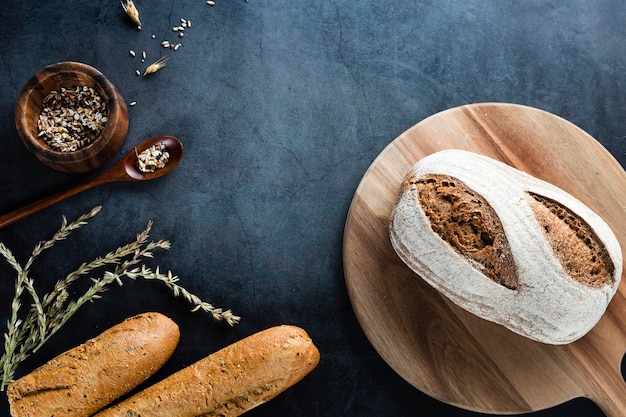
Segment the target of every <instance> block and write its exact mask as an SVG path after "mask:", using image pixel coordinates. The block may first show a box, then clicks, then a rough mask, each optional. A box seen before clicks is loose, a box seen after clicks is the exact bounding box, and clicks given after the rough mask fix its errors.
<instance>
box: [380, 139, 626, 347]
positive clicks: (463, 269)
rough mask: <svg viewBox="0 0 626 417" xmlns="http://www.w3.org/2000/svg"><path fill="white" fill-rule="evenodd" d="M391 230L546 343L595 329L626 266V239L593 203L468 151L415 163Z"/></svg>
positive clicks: (507, 321) (450, 280)
mask: <svg viewBox="0 0 626 417" xmlns="http://www.w3.org/2000/svg"><path fill="white" fill-rule="evenodd" d="M389 233H390V240H391V244H392V246H393V248H394V250H395V251H396V253H397V254H398V256H399V257H400V259H401V260H402V261H403V262H404V263H405V264H407V265H408V266H409V267H410V268H411V269H412V270H413V271H415V272H416V273H417V274H418V275H419V276H420V277H421V278H422V279H424V280H425V281H426V282H428V283H429V284H430V285H431V286H433V287H434V288H435V289H437V290H438V291H440V292H441V293H442V294H444V295H445V296H446V297H448V298H449V299H450V300H452V301H453V302H454V303H456V304H457V305H459V306H460V307H462V308H464V309H466V310H467V311H469V312H471V313H473V314H476V315H478V316H480V317H482V318H484V319H486V320H490V321H493V322H495V323H499V324H501V325H503V326H505V327H507V328H508V329H510V330H512V331H514V332H516V333H518V334H521V335H523V336H525V337H528V338H530V339H533V340H536V341H540V342H543V343H549V344H565V343H570V342H572V341H574V340H577V339H579V338H580V337H582V336H584V335H585V334H586V333H587V332H588V331H589V330H591V328H593V326H595V324H596V323H597V322H598V321H599V320H600V318H601V316H602V315H603V314H604V311H605V310H606V308H607V306H608V304H609V302H610V300H611V298H612V297H613V295H614V294H615V292H616V290H617V287H618V285H619V282H620V279H621V274H622V253H621V249H620V245H619V242H618V240H617V238H616V237H615V235H614V234H613V232H612V231H611V229H610V227H609V226H608V225H607V224H606V223H605V222H604V220H603V219H601V218H600V217H599V216H598V215H597V214H596V213H594V212H593V211H592V210H591V209H589V208H588V207H587V206H585V205H584V204H583V203H582V202H580V201H579V200H577V199H576V198H574V197H573V196H571V195H570V194H568V193H567V192H565V191H563V190H562V189H560V188H558V187H556V186H554V185H552V184H549V183H547V182H545V181H542V180H539V179H537V178H535V177H532V176H530V175H528V174H526V173H524V172H522V171H520V170H517V169H515V168H513V167H511V166H509V165H506V164H504V163H502V162H499V161H496V160H494V159H491V158H489V157H486V156H483V155H478V154H475V153H472V152H467V151H461V150H447V151H440V152H436V153H434V154H431V155H429V156H427V157H425V158H423V159H422V160H420V161H418V162H417V163H416V164H415V165H414V166H413V168H412V169H411V171H410V172H409V173H408V174H407V176H406V177H405V180H404V182H403V184H402V186H401V188H400V190H399V194H398V201H397V202H396V205H395V206H394V209H393V212H392V216H391V222H390V226H389Z"/></svg>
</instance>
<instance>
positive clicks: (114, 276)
mask: <svg viewBox="0 0 626 417" xmlns="http://www.w3.org/2000/svg"><path fill="white" fill-rule="evenodd" d="M100 209H101V207H95V208H94V209H92V210H91V211H90V212H88V213H86V214H84V215H82V216H80V217H79V218H78V219H76V220H75V221H73V222H70V223H68V222H67V219H66V218H65V217H63V221H62V224H61V227H60V229H59V230H58V231H57V232H56V233H55V234H54V235H53V236H52V238H50V239H49V240H46V241H41V242H39V243H37V244H36V245H35V247H34V248H33V251H32V253H31V255H30V257H29V259H28V260H27V262H26V263H25V264H24V265H21V264H20V263H19V262H18V261H17V259H16V258H15V256H14V255H13V253H12V252H11V251H10V250H9V248H7V247H6V246H5V245H4V244H3V243H1V242H0V255H1V256H2V257H3V258H4V259H5V260H6V261H7V262H8V263H9V265H11V267H13V269H15V271H16V278H15V293H14V296H13V299H12V301H11V316H10V318H9V320H8V322H7V331H6V333H5V334H4V353H3V355H2V356H1V357H0V371H1V372H2V375H1V378H0V390H2V391H3V390H5V389H6V386H7V385H8V384H9V383H10V382H12V381H13V377H14V375H15V372H16V369H17V367H18V365H19V364H20V363H21V362H23V361H24V360H25V359H26V358H28V357H29V356H30V355H31V354H33V353H35V352H37V351H38V350H39V349H40V348H41V347H42V346H44V344H45V343H46V342H47V341H48V340H49V339H50V338H51V337H52V336H53V335H54V334H55V333H56V332H58V331H59V330H60V329H61V328H62V327H63V325H65V324H66V323H67V321H68V320H69V319H70V318H71V317H72V316H73V315H74V314H75V313H76V312H77V311H78V310H79V309H80V308H81V307H82V306H83V305H84V304H85V303H87V302H88V301H94V300H97V299H99V298H101V294H102V293H103V292H105V291H106V290H107V289H108V287H109V286H110V285H112V284H118V285H122V280H123V278H129V279H133V280H136V279H145V280H151V281H159V282H162V283H163V284H165V285H166V286H167V287H168V288H169V289H170V290H171V291H172V293H173V294H174V296H179V295H182V296H183V298H184V299H185V300H187V301H188V302H189V303H191V304H192V305H193V309H192V311H197V310H202V311H205V312H207V313H209V314H211V315H212V317H213V318H214V319H216V320H224V321H226V322H227V323H228V324H229V325H231V326H233V325H235V324H237V323H238V322H239V320H240V318H239V317H238V316H235V315H234V314H233V313H232V312H231V311H230V310H226V311H224V310H223V309H221V308H215V307H213V306H212V305H211V304H209V303H207V302H205V301H203V300H201V299H200V298H199V297H198V296H196V295H194V294H192V293H190V292H189V291H187V290H186V289H185V288H184V287H182V286H180V285H179V284H177V282H178V277H176V276H174V275H172V273H171V272H168V273H167V274H161V273H160V272H159V268H158V267H157V268H156V270H155V271H154V272H153V271H152V270H151V269H150V268H148V267H147V266H145V265H143V264H142V261H143V260H144V259H146V258H153V251H154V250H157V249H163V250H168V249H169V248H170V242H168V241H166V240H158V241H151V242H149V241H148V239H149V234H150V231H151V229H152V222H151V221H150V222H148V224H147V226H146V228H145V229H144V230H143V231H142V232H141V233H139V234H138V235H137V236H136V238H135V240H134V241H132V242H130V243H128V244H126V245H124V246H121V247H119V248H118V249H116V250H115V251H112V252H109V253H107V254H106V255H105V256H103V257H98V258H96V259H94V260H92V261H89V262H83V263H82V264H81V265H80V266H79V267H78V268H77V269H76V270H75V271H73V272H71V273H69V274H68V275H67V276H65V278H63V279H60V280H58V281H57V282H56V284H55V285H54V288H53V289H52V291H50V293H48V294H45V295H44V296H43V297H40V296H39V295H38V293H37V291H36V288H35V280H34V279H32V278H31V277H30V268H31V266H32V264H33V262H34V261H35V260H36V258H37V257H38V256H39V255H40V254H41V253H42V252H43V251H44V250H47V249H50V248H52V247H53V246H54V245H55V244H56V243H58V242H60V241H62V240H64V239H66V238H67V236H69V234H70V233H71V232H73V231H74V230H77V229H79V228H80V227H82V226H84V225H85V224H87V222H88V220H89V219H91V218H92V217H94V216H95V215H96V214H97V213H98V212H99V211H100ZM107 268H108V270H107ZM101 269H105V270H104V272H102V273H101V275H100V277H99V278H93V277H90V279H91V281H92V284H91V285H90V286H89V288H87V290H85V292H84V293H83V294H82V295H81V296H79V297H77V298H75V299H73V300H70V299H69V292H68V288H69V287H70V285H71V284H72V283H74V282H75V281H77V280H79V279H80V278H83V277H87V276H89V275H91V274H92V273H94V272H96V271H98V270H101ZM26 295H28V297H29V298H30V309H29V310H28V312H27V313H26V316H25V317H24V318H21V317H20V313H21V312H22V310H23V309H22V301H23V298H24V297H25V296H26Z"/></svg>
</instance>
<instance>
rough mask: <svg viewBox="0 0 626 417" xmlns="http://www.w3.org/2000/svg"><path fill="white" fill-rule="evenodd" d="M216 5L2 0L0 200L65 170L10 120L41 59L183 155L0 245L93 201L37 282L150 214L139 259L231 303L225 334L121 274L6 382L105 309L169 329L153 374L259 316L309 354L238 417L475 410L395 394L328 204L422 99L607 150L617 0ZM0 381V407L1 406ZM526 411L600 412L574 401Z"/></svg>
mask: <svg viewBox="0 0 626 417" xmlns="http://www.w3.org/2000/svg"><path fill="white" fill-rule="evenodd" d="M216 1H217V4H216V5H215V6H214V7H210V6H208V5H207V4H206V2H205V1H204V0H188V1H185V2H176V1H161V0H152V1H150V2H148V1H145V0H144V1H142V0H137V2H136V4H137V7H138V8H139V10H140V13H141V17H142V20H143V30H141V31H140V32H138V31H136V30H135V28H134V27H133V25H132V24H131V23H130V22H129V21H128V19H127V18H126V16H125V15H124V14H123V11H122V9H121V7H120V5H119V3H118V2H117V1H113V0H108V1H102V0H93V1H89V2H81V1H77V0H64V1H58V0H51V1H39V0H31V1H17V2H7V1H2V7H1V8H0V22H1V24H0V42H1V45H0V91H1V94H0V114H1V115H2V117H1V118H0V140H1V141H2V152H0V178H1V181H0V195H1V196H2V197H1V200H0V211H2V212H6V211H9V210H10V209H13V208H17V207H19V206H20V205H22V204H24V203H26V202H29V201H32V200H34V199H37V198H39V197H41V196H44V195H46V194H47V193H49V192H50V191H51V190H52V189H55V188H59V187H60V188H63V187H65V186H67V185H68V184H71V183H72V182H74V181H77V180H80V179H81V178H82V177H76V176H70V175H67V174H61V173H58V172H55V171H52V170H50V169H49V168H47V167H45V166H43V165H42V164H41V163H40V162H39V161H37V160H36V159H35V158H34V157H33V156H32V155H31V154H30V153H29V152H28V151H27V150H26V149H25V148H24V146H23V145H22V144H21V143H20V141H19V139H18V136H17V133H16V130H15V127H14V123H13V117H14V105H15V100H16V98H17V95H18V93H19V91H20V89H21V87H22V85H23V84H24V83H25V82H26V80H28V78H30V77H31V76H32V75H33V74H34V73H35V72H36V71H37V70H39V69H40V68H42V67H44V66H46V65H48V64H51V63H54V62H58V61H67V60H75V61H82V62H85V63H87V64H90V65H92V66H94V67H96V68H98V69H99V70H100V71H102V72H103V73H104V74H105V75H106V76H107V77H108V78H109V79H110V80H111V81H112V82H113V83H114V84H115V85H116V86H117V87H118V89H119V90H120V91H121V93H122V95H123V96H124V97H125V99H126V101H127V102H128V103H129V102H131V101H136V102H137V104H136V105H135V106H133V107H130V108H129V113H130V127H129V134H128V138H127V140H126V142H125V144H124V146H123V149H122V150H121V151H120V155H121V154H122V153H125V152H127V151H129V150H131V149H132V147H133V146H134V145H135V144H137V143H138V142H139V141H141V140H142V139H144V138H148V137H151V136H154V135H157V134H171V135H175V136H177V137H179V138H180V139H181V140H182V141H183V142H184V143H185V146H186V154H185V157H184V160H183V162H182V165H181V166H180V167H179V168H177V169H176V170H175V171H174V172H173V173H171V175H168V176H167V177H165V178H162V179H160V180H158V181H155V182H153V183H145V184H111V185H105V186H102V187H100V188H98V189H94V190H91V191H88V192H85V193H83V194H81V195H78V196H76V197H74V198H72V199H70V200H67V201H65V202H62V203H60V204H58V205H56V206H54V207H51V208H49V209H47V210H45V211H43V212H41V213H39V214H37V215H34V216H32V217H30V218H28V219H26V220H23V221H21V222H19V223H17V224H14V225H12V226H10V227H8V228H6V229H4V230H0V241H2V242H3V243H5V244H6V245H7V246H8V247H9V248H11V249H12V250H13V252H14V253H15V255H16V256H17V258H18V259H19V260H21V261H25V260H26V259H27V258H28V255H29V253H30V250H31V248H32V246H33V245H34V244H35V243H36V242H37V241H39V240H42V239H47V238H49V237H50V236H51V234H52V233H53V232H54V231H56V230H57V229H58V226H59V225H60V222H61V217H62V216H63V215H66V216H67V217H68V218H70V219H73V218H75V217H77V216H78V215H80V214H82V213H84V212H86V211H88V210H89V209H91V208H92V207H94V206H96V205H103V209H102V212H101V213H100V214H99V215H98V216H97V217H96V218H95V219H93V220H92V221H91V222H90V223H89V225H87V226H85V227H84V228H83V229H81V230H80V231H77V232H76V233H74V234H72V235H71V237H70V238H69V239H68V240H67V241H65V242H63V243H59V244H58V245H57V246H55V248H54V249H51V250H50V251H48V252H46V253H45V254H44V255H42V257H41V259H39V260H38V262H37V263H36V265H35V266H34V267H33V272H32V275H33V277H35V278H36V280H37V284H38V285H39V286H40V288H41V289H42V291H46V289H47V288H50V286H51V285H52V284H53V283H54V282H55V281H56V280H57V279H58V278H60V277H61V276H63V275H65V274H66V273H67V272H70V271H71V270H73V268H75V267H76V266H77V265H78V264H79V263H80V262H81V261H85V260H88V259H91V258H92V257H94V256H96V255H104V254H105V253H106V252H107V251H109V250H112V249H115V248H117V247H118V246H119V245H121V244H123V243H126V242H128V241H131V240H132V239H134V237H135V234H136V233H138V232H140V231H142V230H143V228H144V227H145V225H146V224H147V222H148V221H149V220H153V221H154V227H153V231H152V237H153V238H155V239H168V240H170V241H171V242H172V248H171V250H170V251H169V252H167V253H165V252H159V253H156V254H155V259H154V261H153V263H151V265H153V266H154V265H160V266H161V268H162V269H171V270H172V271H173V272H174V273H175V274H177V275H179V277H180V279H181V283H182V284H183V285H185V286H187V287H188V288H189V289H191V290H192V291H194V292H195V293H197V294H198V295H200V296H201V297H203V298H205V299H206V300H208V301H210V302H211V303H213V304H215V305H216V306H224V307H228V308H232V309H233V310H234V312H235V313H237V314H239V315H240V316H242V317H243V319H242V322H241V324H240V325H238V326H236V327H235V328H229V327H228V326H226V325H225V324H224V323H215V322H213V321H212V320H211V318H209V317H207V316H205V315H202V314H201V313H191V312H190V311H189V307H188V305H187V304H186V303H185V302H184V301H183V300H180V299H173V298H172V297H171V295H170V293H169V292H168V291H167V290H166V289H165V288H164V287H162V286H160V285H157V284H156V283H151V282H144V281H139V282H131V281H126V283H125V285H124V286H123V287H121V288H112V289H111V290H110V291H109V292H107V293H105V294H104V295H103V299H102V300H99V301H97V302H94V303H90V304H88V305H86V306H85V307H84V308H83V309H82V310H80V311H79V313H78V314H77V315H76V316H75V317H74V318H72V319H71V320H70V321H69V322H68V323H67V325H66V327H65V328H64V329H63V330H62V331H60V332H59V333H58V334H57V335H56V336H54V337H53V338H52V339H51V340H50V342H49V343H48V345H47V346H46V348H45V349H43V350H42V351H40V352H39V353H38V354H37V355H35V356H33V357H32V358H31V359H30V360H28V361H26V362H25V363H24V364H23V365H22V366H21V367H20V368H19V372H18V375H21V374H24V373H26V372H28V371H29V370H31V369H33V368H34V367H35V366H38V365H40V364H41V363H43V362H44V361H46V360H48V359H50V358H51V357H53V356H54V355H56V354H58V353H60V352H62V351H64V350H65V349H68V348H70V347H72V346H74V345H76V344H79V343H81V342H83V341H84V340H86V339H87V338H89V337H92V336H95V335H96V334H98V333H99V332H101V331H102V330H104V329H106V328H107V327H109V326H111V325H113V324H115V323H117V322H119V321H121V320H123V319H124V318H125V317H128V316H131V315H134V314H136V313H140V312H143V311H146V310H157V311H161V312H164V313H166V314H168V315H170V316H171V317H172V318H173V319H174V320H176V321H177V322H178V323H179V325H180V327H181V332H182V337H181V343H180V345H179V347H178V349H177V351H176V353H175V355H174V357H173V358H172V360H171V361H170V362H168V364H167V365H166V366H165V368H164V369H163V370H162V371H161V372H160V373H159V374H158V375H157V376H156V378H157V379H158V378H160V377H162V376H163V375H166V374H168V373H171V372H173V371H175V370H177V369H179V368H180V367H182V366H184V365H188V364H190V363H192V362H194V361H195V360H197V359H199V358H201V357H203V356H205V355H206V354H208V353H211V352H213V351H215V350H217V349H219V348H221V347H223V346H225V345H227V344H229V343H231V342H234V341H236V340H238V339H240V338H242V337H244V336H247V335H249V334H251V333H253V332H256V331H259V330H261V329H264V328H266V327H269V326H272V325H277V324H282V323H290V324H295V325H298V326H301V327H303V328H305V329H306V330H307V331H308V332H309V333H310V335H311V336H312V338H313V339H314V341H315V343H316V344H317V346H318V347H319V349H320V351H321V355H322V359H321V362H320V365H319V366H318V368H317V369H316V370H315V371H314V372H313V373H312V374H311V375H309V376H308V377H307V378H305V380H303V381H302V382H301V383H299V384H298V385H296V386H295V387H293V388H292V389H290V390H289V391H287V392H285V393H284V394H282V395H280V396H279V397H278V398H276V399H274V400H272V401H271V402H269V403H267V404H265V405H263V406H261V407H259V408H257V409H255V410H253V411H251V412H250V413H249V415H250V416H259V417H260V416H293V415H298V416H320V415H336V416H372V415H376V416H448V417H454V416H456V417H459V416H478V415H480V414H477V413H473V412H470V411H465V410H460V409H458V408H455V407H452V406H449V405H446V404H442V403H440V402H438V401H436V400H434V399H431V398H429V397H428V396H426V395H424V394H422V393H420V392H419V391H418V390H416V389H414V388H413V387H411V386H410V385H409V384H407V383H406V382H405V381H403V380H402V379H401V378H400V377H399V376H398V375H396V374H395V373H394V372H393V370H391V369H390V368H389V367H388V366H387V365H386V363H385V362H384V361H383V360H382V359H381V358H380V357H379V356H378V355H377V353H376V352H375V350H374V349H373V348H372V346H371V345H370V343H369V342H368V340H367V338H366V337H365V336H364V334H363V332H362V330H361V328H360V327H359V325H358V323H357V321H356V319H355V316H354V314H353V311H352V308H351V306H350V303H349V299H348V296H347V293H346V289H345V284H344V278H343V271H342V234H343V226H344V222H345V218H346V214H347V210H348V207H349V205H350V202H351V199H352V196H353V193H354V191H355V189H356V187H357V185H358V183H359V181H360V179H361V177H362V175H363V174H364V173H365V171H366V170H367V168H368V166H369V165H370V164H371V163H372V161H373V160H374V159H375V157H376V156H377V155H378V154H379V152H380V151H381V150H382V149H383V148H384V147H385V146H386V145H387V144H388V143H389V142H391V141H392V140H393V139H395V138H396V137H397V136H398V135H400V134H401V133H402V132H403V131H405V130H406V129H408V128H409V127H410V126H412V125H414V124H416V123H418V122H419V121H421V120H422V119H424V118H426V117H428V116H430V115H432V114H434V113H437V112H439V111H442V110H445V109H447V108H450V107H455V106H458V105H462V104H468V103H476V102H487V101H497V102H511V103H518V104H524V105H528V106H533V107H537V108H540V109H543V110H547V111H550V112H552V113H554V114H557V115H559V116H561V117H563V118H565V119H567V120H569V121H571V122H573V123H575V124H577V125H578V126H580V127H581V128H583V129H584V130H586V131H587V132H589V133H590V134H591V135H592V136H594V137H595V138H596V139H598V140H599V141H600V142H601V143H602V144H603V145H604V146H606V147H607V148H608V149H609V151H610V152H611V153H612V154H613V155H614V156H615V157H616V158H617V159H618V160H619V161H620V162H621V163H622V164H624V163H625V162H626V155H625V151H626V117H624V113H625V111H626V96H625V91H624V88H625V86H626V53H625V52H626V49H625V46H624V45H626V25H625V24H624V22H626V8H625V7H624V3H623V0H592V1H589V0H573V1H564V0H558V1H544V0H527V1H514V0H464V1H449V0H443V1H430V0H420V1H414V0H398V1H393V2H379V1H363V0H356V1H334V0H330V1H285V0H274V1H266V0H250V1H249V2H247V3H246V2H244V0H216ZM181 17H182V18H186V19H189V20H191V21H192V27H191V28H189V29H188V30H186V32H185V36H184V38H182V39H180V43H181V44H182V45H183V46H182V47H181V48H180V49H178V50H177V51H165V50H164V49H163V48H162V47H161V46H160V42H161V40H163V39H170V40H173V41H175V42H178V38H176V37H175V34H174V33H173V32H172V31H171V28H172V27H173V26H175V25H178V24H179V22H180V20H179V19H180V18H181ZM152 34H154V35H155V39H152V38H151V35H152ZM131 49H132V50H134V51H136V52H137V56H136V57H135V58H132V57H131V56H130V55H129V50H131ZM143 50H145V51H146V53H147V60H146V62H145V63H141V60H140V57H139V55H140V53H141V51H143ZM163 54H167V55H169V56H170V59H169V61H168V63H167V66H166V67H165V68H164V69H162V70H161V71H160V72H158V73H156V74H154V75H153V76H151V77H146V78H143V77H137V76H136V75H135V73H134V72H135V69H137V68H138V69H143V68H145V66H147V65H148V64H149V63H151V62H152V61H154V60H155V59H156V58H157V57H159V56H160V55H163ZM120 155H118V156H117V157H119V156H120ZM0 274H1V276H2V282H3V285H2V286H1V287H0V306H1V307H2V308H1V309H0V322H2V323H5V321H6V319H7V318H8V316H9V312H10V306H9V303H10V299H11V296H12V293H13V281H12V280H13V274H12V272H11V269H10V268H9V267H8V266H7V265H6V263H3V264H1V265H0ZM3 331H4V330H3ZM1 396H2V400H0V402H1V404H2V405H1V406H0V407H1V410H0V411H1V412H0V415H8V408H7V406H6V400H5V396H4V395H3V394H2V395H1ZM534 415H537V416H545V417H548V416H550V417H556V416H570V417H573V416H585V417H593V416H602V415H604V414H603V413H602V412H601V411H600V409H599V408H598V407H597V406H595V405H594V404H593V403H591V402H590V401H589V400H586V399H576V400H573V401H571V402H569V403H567V404H564V405H560V406H557V407H555V408H553V409H550V410H545V411H541V412H537V413H535V414H534Z"/></svg>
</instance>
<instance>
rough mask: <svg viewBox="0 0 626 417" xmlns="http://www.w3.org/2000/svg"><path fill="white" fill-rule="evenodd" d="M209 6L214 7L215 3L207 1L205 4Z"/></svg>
mask: <svg viewBox="0 0 626 417" xmlns="http://www.w3.org/2000/svg"><path fill="white" fill-rule="evenodd" d="M206 4H208V5H209V6H215V2H214V1H213V0H209V1H207V2H206Z"/></svg>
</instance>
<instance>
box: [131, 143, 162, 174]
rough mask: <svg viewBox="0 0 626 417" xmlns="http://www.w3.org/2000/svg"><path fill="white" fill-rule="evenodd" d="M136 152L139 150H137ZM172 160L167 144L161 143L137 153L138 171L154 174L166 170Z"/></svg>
mask: <svg viewBox="0 0 626 417" xmlns="http://www.w3.org/2000/svg"><path fill="white" fill-rule="evenodd" d="M135 152H137V149H136V148H135ZM169 160H170V152H169V150H168V149H167V146H165V143H163V142H160V143H157V144H154V145H152V146H151V147H149V148H148V149H146V150H144V151H142V152H140V153H137V169H138V170H139V171H141V172H154V171H156V170H157V169H161V168H164V167H165V165H167V163H168V162H169Z"/></svg>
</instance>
